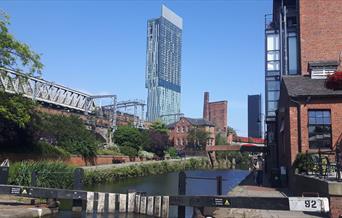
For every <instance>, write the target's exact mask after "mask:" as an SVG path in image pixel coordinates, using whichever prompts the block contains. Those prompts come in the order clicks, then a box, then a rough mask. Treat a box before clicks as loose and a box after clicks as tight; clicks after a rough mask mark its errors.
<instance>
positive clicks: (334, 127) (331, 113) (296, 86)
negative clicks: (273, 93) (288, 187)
mask: <svg viewBox="0 0 342 218" xmlns="http://www.w3.org/2000/svg"><path fill="white" fill-rule="evenodd" d="M277 129H278V152H277V153H278V159H279V165H280V166H286V167H287V168H291V166H292V164H293V162H294V160H295V159H296V156H297V154H298V153H301V152H302V153H305V152H310V153H311V152H317V151H318V149H320V150H321V151H333V150H335V149H336V147H338V146H339V147H340V148H341V149H342V142H341V138H342V90H332V89H328V88H326V87H325V79H312V78H311V77H310V76H294V77H293V76H292V77H290V76H289V77H283V80H282V84H281V92H280V99H279V109H278V116H277Z"/></svg>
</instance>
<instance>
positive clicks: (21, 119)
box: [0, 92, 34, 152]
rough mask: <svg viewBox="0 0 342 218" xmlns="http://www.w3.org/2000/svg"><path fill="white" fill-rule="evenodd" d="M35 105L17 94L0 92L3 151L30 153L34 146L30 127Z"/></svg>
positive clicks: (0, 123)
mask: <svg viewBox="0 0 342 218" xmlns="http://www.w3.org/2000/svg"><path fill="white" fill-rule="evenodd" d="M33 117H34V103H33V102H32V101H31V100H29V99H27V98H24V97H23V96H21V95H17V94H8V93H4V92H0V145H1V150H2V151H9V152H12V151H15V150H21V151H24V152H25V151H29V150H31V149H32V145H33V141H34V140H33V133H32V131H30V128H29V127H30V125H31V123H32V120H33Z"/></svg>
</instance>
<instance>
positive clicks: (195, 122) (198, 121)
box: [167, 117, 215, 129]
mask: <svg viewBox="0 0 342 218" xmlns="http://www.w3.org/2000/svg"><path fill="white" fill-rule="evenodd" d="M182 118H184V119H186V120H187V121H189V123H190V124H191V125H193V126H215V124H214V123H213V122H210V121H208V120H206V119H203V118H189V117H182ZM178 122H179V121H177V122H174V123H171V124H169V125H167V127H168V128H169V129H172V128H174V127H175V126H176V124H177V123H178Z"/></svg>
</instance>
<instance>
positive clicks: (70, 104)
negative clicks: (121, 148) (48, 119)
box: [0, 67, 145, 130]
mask: <svg viewBox="0 0 342 218" xmlns="http://www.w3.org/2000/svg"><path fill="white" fill-rule="evenodd" d="M0 90H4V91H5V92H7V93H11V94H22V95H23V96H25V97H27V98H30V99H32V100H34V101H39V102H42V103H46V104H51V105H54V106H57V107H61V108H64V109H67V110H72V111H75V112H78V113H83V114H85V115H88V114H89V115H98V114H101V115H104V114H105V115H106V116H105V117H106V119H109V120H110V123H111V127H112V129H113V130H115V129H116V128H115V127H116V112H117V110H118V109H120V108H127V107H134V117H135V119H136V121H135V125H137V126H138V124H139V125H140V124H141V123H143V120H144V119H143V117H144V106H145V103H144V102H143V101H141V100H133V101H122V102H117V96H116V95H95V96H94V95H89V94H86V93H84V92H80V91H77V90H75V89H71V88H68V87H65V86H62V85H59V84H56V83H54V82H49V81H46V80H44V79H40V78H37V77H33V76H29V75H26V74H23V73H19V72H15V71H12V70H9V69H5V68H1V67H0ZM99 99H110V101H111V103H110V105H105V106H100V105H98V104H97V100H99ZM138 107H141V111H142V112H141V117H140V119H139V117H138V114H137V108H138ZM104 111H105V112H104Z"/></svg>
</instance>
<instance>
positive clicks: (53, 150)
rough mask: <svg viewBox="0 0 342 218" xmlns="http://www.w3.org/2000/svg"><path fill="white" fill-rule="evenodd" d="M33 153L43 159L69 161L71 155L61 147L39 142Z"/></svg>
mask: <svg viewBox="0 0 342 218" xmlns="http://www.w3.org/2000/svg"><path fill="white" fill-rule="evenodd" d="M33 153H36V154H40V155H41V156H42V157H43V158H46V159H47V158H54V159H58V158H60V159H68V158H69V157H70V153H69V152H68V151H66V150H64V149H63V148H61V147H58V146H53V145H50V144H48V143H46V142H42V141H41V142H38V143H37V145H36V146H35V148H34V151H33Z"/></svg>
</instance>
